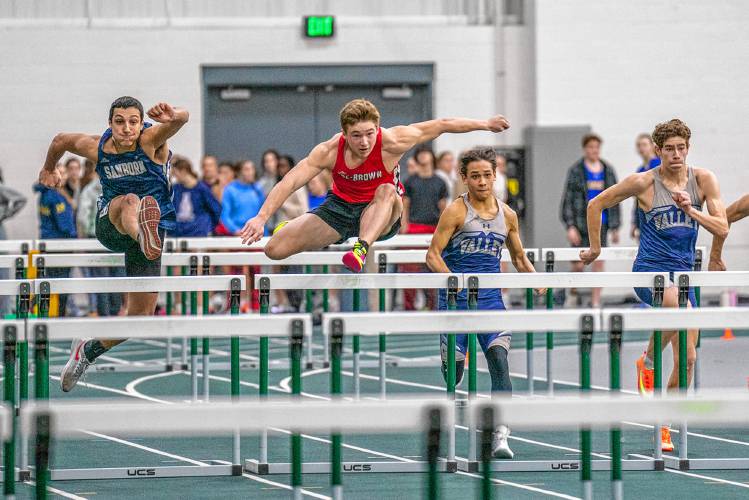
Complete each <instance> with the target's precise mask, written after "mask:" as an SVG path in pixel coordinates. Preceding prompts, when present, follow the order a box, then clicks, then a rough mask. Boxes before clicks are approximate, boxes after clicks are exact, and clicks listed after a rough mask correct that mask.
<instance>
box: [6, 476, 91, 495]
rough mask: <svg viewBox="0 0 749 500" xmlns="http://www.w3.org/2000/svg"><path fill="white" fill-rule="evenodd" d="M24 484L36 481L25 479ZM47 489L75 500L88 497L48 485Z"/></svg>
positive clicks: (32, 484)
mask: <svg viewBox="0 0 749 500" xmlns="http://www.w3.org/2000/svg"><path fill="white" fill-rule="evenodd" d="M23 484H28V485H29V486H36V481H32V480H28V481H24V482H23ZM47 491H49V492H51V493H54V494H55V495H60V496H61V497H65V498H72V499H74V500H87V499H86V497H81V496H78V495H76V494H74V493H69V492H67V491H63V490H61V489H58V488H53V487H52V486H47ZM94 494H95V493H94ZM11 498H12V497H11Z"/></svg>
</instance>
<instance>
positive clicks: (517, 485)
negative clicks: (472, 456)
mask: <svg viewBox="0 0 749 500" xmlns="http://www.w3.org/2000/svg"><path fill="white" fill-rule="evenodd" d="M456 474H460V475H461V476H468V477H475V478H477V479H483V477H481V476H479V475H478V474H471V473H470V472H461V471H458V472H456ZM491 482H492V483H494V484H503V485H505V486H512V487H514V488H520V489H523V490H528V491H532V492H534V493H542V494H544V495H548V496H551V497H557V498H566V499H568V500H581V499H580V497H573V496H572V495H565V494H564V493H557V492H555V491H550V490H544V489H542V488H536V487H535V486H529V485H526V484H520V483H511V482H509V481H504V480H502V479H495V478H491Z"/></svg>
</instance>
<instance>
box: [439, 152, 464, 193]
mask: <svg viewBox="0 0 749 500" xmlns="http://www.w3.org/2000/svg"><path fill="white" fill-rule="evenodd" d="M435 173H436V174H437V176H438V177H439V178H440V179H442V180H443V181H444V182H445V185H446V186H447V198H448V199H449V200H450V201H452V200H454V199H455V196H456V195H455V185H456V184H457V183H458V182H462V181H461V180H460V176H459V175H458V173H457V171H456V165H455V155H454V154H452V153H451V152H450V151H443V152H441V153H440V154H438V155H437V170H436V172H435Z"/></svg>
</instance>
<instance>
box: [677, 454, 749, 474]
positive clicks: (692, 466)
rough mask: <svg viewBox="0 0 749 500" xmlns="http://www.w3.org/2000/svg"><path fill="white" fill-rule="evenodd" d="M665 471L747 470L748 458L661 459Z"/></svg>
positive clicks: (748, 465)
mask: <svg viewBox="0 0 749 500" xmlns="http://www.w3.org/2000/svg"><path fill="white" fill-rule="evenodd" d="M663 460H664V462H665V465H666V468H667V469H675V470H682V471H684V470H749V458H690V459H688V460H679V458H678V457H674V456H668V455H665V456H664V457H663Z"/></svg>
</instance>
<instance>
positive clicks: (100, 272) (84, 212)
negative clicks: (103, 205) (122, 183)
mask: <svg viewBox="0 0 749 500" xmlns="http://www.w3.org/2000/svg"><path fill="white" fill-rule="evenodd" d="M89 164H91V165H94V167H95V166H96V165H95V164H94V163H93V162H92V161H91V160H86V162H85V165H84V169H85V171H86V172H88V169H89ZM85 177H86V176H85V175H84V178H85ZM101 191H102V188H101V183H100V182H99V176H98V175H97V174H96V170H95V169H94V170H93V171H92V174H91V175H90V176H88V181H87V183H86V185H85V186H84V187H83V188H82V189H81V195H80V198H79V200H78V213H77V214H76V222H77V227H78V237H79V238H96V204H97V202H98V200H99V196H101ZM83 270H85V272H84V275H88V276H90V277H92V278H109V277H120V276H125V268H124V267H89V268H83ZM89 295H90V296H89V310H88V312H89V315H91V316H93V315H96V316H117V315H119V314H124V310H123V307H122V306H123V303H122V297H123V294H121V293H98V294H89ZM92 296H93V297H92Z"/></svg>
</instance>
